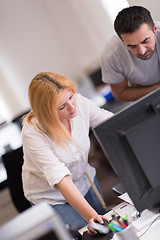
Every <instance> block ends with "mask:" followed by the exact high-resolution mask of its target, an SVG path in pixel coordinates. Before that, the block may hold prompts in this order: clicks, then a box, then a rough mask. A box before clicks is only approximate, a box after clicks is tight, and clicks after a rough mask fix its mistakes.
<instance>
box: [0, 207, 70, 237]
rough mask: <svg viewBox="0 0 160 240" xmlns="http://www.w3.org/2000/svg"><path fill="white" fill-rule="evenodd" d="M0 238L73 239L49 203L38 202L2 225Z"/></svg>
mask: <svg viewBox="0 0 160 240" xmlns="http://www.w3.org/2000/svg"><path fill="white" fill-rule="evenodd" d="M0 239H1V240H51V239H54V240H73V236H72V235H71V234H70V232H69V231H68V230H67V229H66V227H65V225H64V223H63V221H62V219H61V218H60V216H59V215H57V214H56V212H55V211H54V209H53V208H52V207H51V206H50V205H48V204H47V203H39V204H37V205H34V206H32V207H30V208H29V209H27V210H25V211H24V212H22V213H21V214H19V215H17V216H16V217H15V218H13V219H11V220H10V221H9V222H7V223H6V224H4V225H2V226H1V227H0Z"/></svg>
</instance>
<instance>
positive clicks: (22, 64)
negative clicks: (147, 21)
mask: <svg viewBox="0 0 160 240" xmlns="http://www.w3.org/2000/svg"><path fill="white" fill-rule="evenodd" d="M103 2H107V3H109V2H108V1H107V0H103ZM125 2H127V0H112V2H111V3H112V5H110V7H111V8H113V9H112V10H113V13H114V15H111V8H110V7H109V6H108V7H107V9H104V8H103V6H102V4H101V0H80V1H77V0H27V1H26V0H14V1H13V0H5V1H4V0H0V29H1V37H0V97H1V95H2V97H3V99H4V100H5V103H6V106H7V107H8V112H10V115H11V117H15V116H16V115H18V114H20V113H21V112H23V111H25V110H27V109H28V108H29V103H28V96H27V89H28V85H29V82H30V81H31V79H32V78H33V77H34V76H35V75H36V74H37V73H38V72H40V71H53V72H61V73H63V74H65V75H67V76H68V77H70V78H71V79H72V80H74V81H76V82H77V84H78V85H79V86H81V84H82V85H83V82H81V81H82V80H81V76H82V75H83V73H85V72H87V71H88V70H89V69H90V68H92V66H94V65H96V64H99V56H100V53H101V51H102V49H103V47H104V45H105V43H106V42H107V41H108V40H109V39H110V37H111V36H112V35H113V34H114V30H113V17H114V16H115V14H116V11H118V10H120V9H117V3H120V4H121V6H120V8H123V7H124V5H125V6H126V3H125ZM128 3H129V4H130V5H143V6H146V7H147V8H149V10H150V11H151V13H152V15H153V17H154V19H158V17H159V12H158V11H159V9H160V2H159V0H152V2H151V1H149V0H148V1H147V0H128ZM107 10H108V12H107ZM82 79H85V78H82ZM85 84H86V86H87V87H84V86H83V87H80V89H81V90H82V91H83V89H85V90H86V89H87V88H88V87H91V86H90V83H88V85H87V79H85ZM87 91H88V90H87ZM88 92H90V91H88Z"/></svg>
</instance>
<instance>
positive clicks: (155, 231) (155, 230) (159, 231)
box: [79, 211, 160, 240]
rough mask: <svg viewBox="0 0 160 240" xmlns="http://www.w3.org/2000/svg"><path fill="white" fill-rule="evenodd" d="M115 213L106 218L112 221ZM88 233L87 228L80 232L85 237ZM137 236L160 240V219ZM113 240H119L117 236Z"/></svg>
mask: <svg viewBox="0 0 160 240" xmlns="http://www.w3.org/2000/svg"><path fill="white" fill-rule="evenodd" d="M112 214H113V211H109V212H108V213H106V214H105V215H104V216H105V217H107V218H108V219H109V220H110V219H112V217H111V216H112ZM84 231H87V226H86V227H84V228H82V229H80V230H79V232H80V233H81V234H82V235H83V232H84ZM137 235H138V237H139V239H140V240H154V239H155V240H158V239H160V218H158V220H157V221H155V222H154V223H153V224H152V225H151V226H150V227H148V228H146V229H144V230H141V231H139V232H137ZM112 239H113V240H119V239H118V237H117V236H116V235H114V236H113V238H112Z"/></svg>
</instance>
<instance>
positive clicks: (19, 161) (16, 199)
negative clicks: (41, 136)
mask: <svg viewBox="0 0 160 240" xmlns="http://www.w3.org/2000/svg"><path fill="white" fill-rule="evenodd" d="M2 161H3V163H4V166H5V168H6V172H7V185H8V188H9V191H10V194H11V198H12V201H13V204H14V206H15V207H16V209H17V211H18V212H23V211H24V210H26V209H27V208H29V207H31V204H30V202H29V201H28V200H27V199H26V197H25V196H24V192H23V186H22V177H21V173H22V165H23V148H22V147H19V148H17V149H15V150H11V151H9V152H7V153H5V154H3V155H2Z"/></svg>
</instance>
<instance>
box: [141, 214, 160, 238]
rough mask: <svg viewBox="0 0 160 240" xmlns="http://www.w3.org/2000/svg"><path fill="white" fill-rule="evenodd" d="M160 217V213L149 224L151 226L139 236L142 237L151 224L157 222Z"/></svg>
mask: <svg viewBox="0 0 160 240" xmlns="http://www.w3.org/2000/svg"><path fill="white" fill-rule="evenodd" d="M159 218H160V215H158V216H157V217H156V218H155V219H154V220H153V221H152V222H151V224H150V225H149V227H148V228H147V229H146V230H145V231H144V233H142V234H141V235H140V236H139V237H142V236H143V235H144V234H145V233H146V232H147V231H148V230H149V229H150V228H151V226H152V225H153V223H155V222H156V221H157V220H158V219H159Z"/></svg>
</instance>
